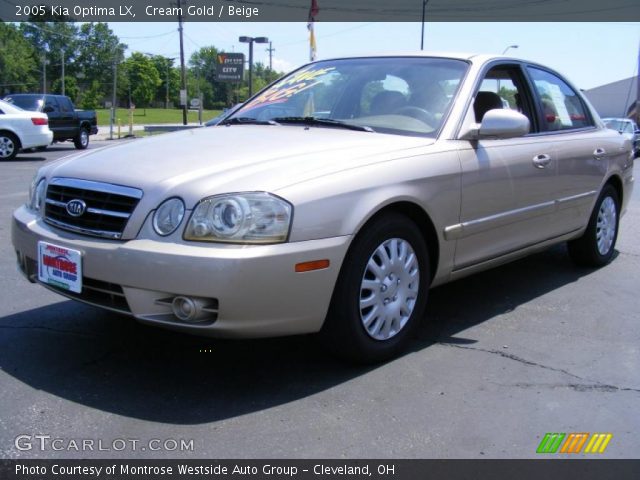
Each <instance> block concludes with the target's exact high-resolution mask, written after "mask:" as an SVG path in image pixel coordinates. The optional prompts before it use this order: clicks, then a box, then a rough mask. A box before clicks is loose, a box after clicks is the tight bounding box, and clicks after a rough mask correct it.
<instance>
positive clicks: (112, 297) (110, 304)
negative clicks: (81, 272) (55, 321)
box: [42, 277, 131, 314]
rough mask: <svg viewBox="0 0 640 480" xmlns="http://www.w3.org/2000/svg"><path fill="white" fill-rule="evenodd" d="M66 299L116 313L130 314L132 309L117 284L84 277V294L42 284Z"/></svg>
mask: <svg viewBox="0 0 640 480" xmlns="http://www.w3.org/2000/svg"><path fill="white" fill-rule="evenodd" d="M42 285H44V286H45V287H47V288H49V289H50V290H53V291H55V292H57V293H59V294H61V295H64V296H65V297H69V298H73V299H74V300H79V301H81V302H85V303H89V304H91V305H96V306H98V307H103V308H108V309H109V310H115V311H116V312H120V313H125V314H130V313H131V309H130V308H129V304H128V303H127V299H126V298H125V296H124V292H123V291H122V287H121V286H120V285H116V284H115V283H109V282H103V281H101V280H95V279H93V278H88V277H82V293H75V292H71V291H69V290H65V289H63V288H59V287H56V286H55V285H49V284H42Z"/></svg>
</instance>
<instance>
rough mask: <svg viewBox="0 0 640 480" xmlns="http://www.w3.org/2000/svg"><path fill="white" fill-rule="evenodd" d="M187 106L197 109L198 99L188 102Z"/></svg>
mask: <svg viewBox="0 0 640 480" xmlns="http://www.w3.org/2000/svg"><path fill="white" fill-rule="evenodd" d="M189 105H190V106H191V108H198V107H199V106H200V99H199V98H192V99H191V101H190V102H189Z"/></svg>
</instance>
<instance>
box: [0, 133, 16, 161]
mask: <svg viewBox="0 0 640 480" xmlns="http://www.w3.org/2000/svg"><path fill="white" fill-rule="evenodd" d="M14 148H15V146H14V145H13V142H12V141H11V139H9V138H7V137H0V157H8V156H9V155H11V154H12V153H13V150H14Z"/></svg>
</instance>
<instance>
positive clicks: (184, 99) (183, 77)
mask: <svg viewBox="0 0 640 480" xmlns="http://www.w3.org/2000/svg"><path fill="white" fill-rule="evenodd" d="M178 32H180V76H181V82H182V90H181V91H180V102H181V103H182V124H183V125H186V124H187V75H186V72H185V69H184V40H183V38H182V5H181V0H178Z"/></svg>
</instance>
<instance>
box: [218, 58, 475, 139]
mask: <svg viewBox="0 0 640 480" xmlns="http://www.w3.org/2000/svg"><path fill="white" fill-rule="evenodd" d="M466 70H467V63H466V62H463V61H461V60H453V59H441V58H417V57H396V58H356V59H345V60H330V61H323V62H317V63H313V64H311V65H307V66H305V67H303V68H302V69H300V70H297V71H295V72H293V73H291V74H289V75H288V76H286V77H284V78H282V79H281V80H279V81H278V82H276V83H275V84H274V85H272V86H271V87H269V88H267V89H266V90H264V91H262V92H261V93H260V94H258V95H257V96H255V97H254V98H253V99H251V100H250V101H249V102H247V103H246V104H245V105H244V106H243V107H242V108H240V109H239V110H238V111H237V112H235V113H234V114H233V115H232V116H231V117H230V118H228V119H227V120H225V122H224V123H227V122H229V120H232V119H234V118H235V119H236V120H238V121H240V120H242V121H244V122H247V123H248V122H250V121H256V122H269V121H273V122H282V123H295V122H296V120H298V121H301V122H302V121H303V120H306V123H307V124H308V123H309V120H316V121H317V123H319V124H322V125H323V126H334V127H335V126H337V125H335V124H338V123H342V124H347V126H359V127H368V128H370V129H371V130H373V131H376V132H383V133H394V134H401V135H426V136H435V135H436V133H437V132H438V130H439V128H440V126H441V124H442V122H443V120H444V118H445V116H446V114H447V112H448V111H449V108H450V107H451V103H452V101H453V98H454V97H455V94H456V91H457V89H458V86H459V85H460V83H461V81H462V78H463V76H464V73H465V72H466ZM327 120H333V121H336V122H333V123H334V125H331V122H327Z"/></svg>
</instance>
